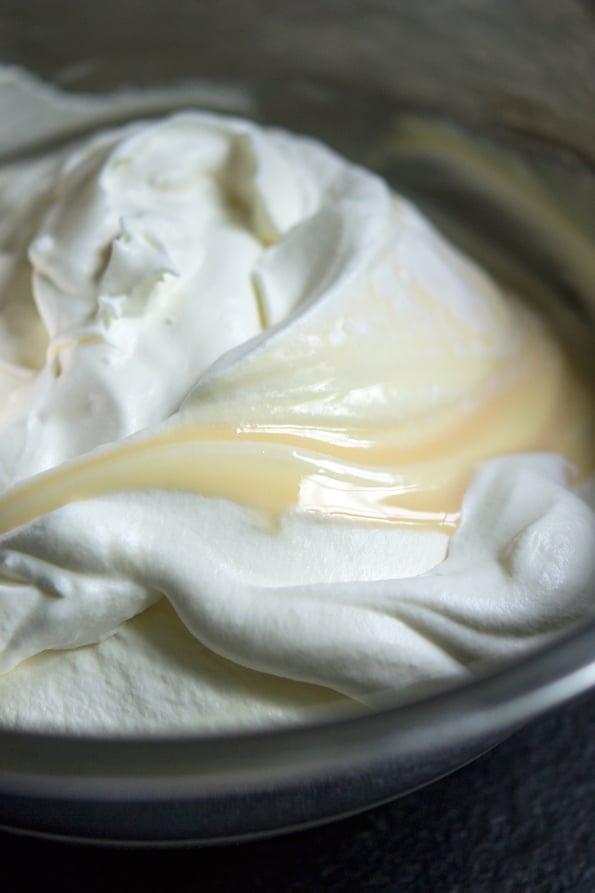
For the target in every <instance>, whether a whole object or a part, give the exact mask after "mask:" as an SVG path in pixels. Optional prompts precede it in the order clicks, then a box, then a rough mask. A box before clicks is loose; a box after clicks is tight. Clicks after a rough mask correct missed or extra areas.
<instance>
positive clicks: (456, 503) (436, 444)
mask: <svg viewBox="0 0 595 893" xmlns="http://www.w3.org/2000/svg"><path fill="white" fill-rule="evenodd" d="M594 406H595V402H594V399H593V394H592V390H591V388H590V387H589V386H588V385H587V383H586V382H585V381H584V380H583V378H582V376H581V375H580V374H579V373H578V372H577V371H576V370H575V369H574V368H573V366H572V364H571V362H570V361H569V359H568V357H567V356H566V355H565V354H564V353H563V351H562V350H561V348H560V347H559V346H558V345H557V343H556V342H555V340H554V339H552V338H551V336H549V335H548V334H547V331H546V329H544V328H542V327H540V326H537V327H534V328H532V329H530V330H529V331H528V333H527V337H526V339H525V343H524V347H523V349H522V350H521V351H519V352H518V353H517V354H516V355H514V356H512V357H511V358H509V359H508V360H507V361H503V360H502V359H501V358H499V359H498V360H497V362H495V366H494V374H493V375H492V376H491V377H490V379H489V381H487V382H485V383H484V385H483V386H482V388H480V389H479V390H477V391H476V392H475V393H472V394H469V395H468V396H467V398H466V400H465V403H464V404H463V403H461V404H457V405H454V406H449V407H446V408H442V409H441V410H440V411H439V412H437V413H436V414H433V415H431V416H428V417H423V418H418V419H413V420H409V421H407V422H405V423H403V424H401V425H395V426H385V427H384V428H382V429H380V428H366V427H365V426H363V425H362V426H361V427H351V428H345V427H343V428H341V427H328V428H324V429H323V428H320V427H318V428H315V427H308V426H307V425H304V426H303V427H295V426H287V427H284V426H283V425H282V424H279V425H275V426H262V425H259V424H258V421H257V420H255V421H254V422H243V423H242V424H240V425H222V424H218V425H213V424H209V423H208V422H201V423H200V424H198V423H196V422H193V421H192V418H191V417H190V418H189V414H188V413H186V414H179V415H178V416H174V417H173V418H172V419H171V420H170V421H169V422H167V423H165V424H164V425H162V426H161V427H160V428H159V429H158V430H157V432H156V433H153V434H151V435H149V436H147V435H143V434H142V433H141V434H140V435H135V436H134V437H132V438H130V439H128V440H126V441H123V442H120V443H119V444H116V445H111V446H108V447H104V448H101V449H99V450H96V451H94V452H93V453H91V454H88V455H87V456H84V457H81V458H80V459H77V460H74V461H72V462H70V463H67V464H65V465H62V466H60V467H57V468H55V469H53V470H51V471H48V472H45V473H43V474H41V475H38V476H36V477H34V478H31V479H29V480H28V481H26V482H24V483H22V484H19V485H17V486H15V487H13V488H12V489H11V490H9V491H7V492H6V493H5V494H4V495H3V496H2V497H0V532H1V533H5V532H7V531H9V530H11V529H13V528H15V527H18V526H20V525H22V524H25V523H27V522H29V521H31V520H32V519H34V518H35V517H38V516H41V515H43V514H46V513H47V512H50V511H52V510H54V509H57V508H59V507H60V506H63V505H65V504H67V503H70V502H74V501H77V500H82V499H89V498H92V497H96V496H100V495H102V494H106V493H111V492H123V491H131V490H139V489H149V488H151V489H152V488H156V489H166V490H180V491H184V492H190V493H197V494H202V495H204V496H208V497H215V498H222V499H228V500H233V501H234V502H236V503H240V504H242V505H245V506H248V507H251V508H253V509H258V510H262V511H264V512H267V513H270V514H273V515H280V514H281V513H283V512H286V511H288V510H290V509H292V508H295V507H299V508H300V509H302V510H305V511H311V512H321V513H324V514H330V515H339V516H344V517H349V518H357V519H360V520H366V521H372V522H387V523H398V524H414V525H418V526H424V527H430V528H437V529H442V530H445V531H452V530H453V529H454V528H455V527H456V526H457V524H458V521H459V517H460V509H461V502H462V497H463V494H464V492H465V489H466V488H467V486H468V484H469V481H470V479H471V477H472V475H473V472H474V469H475V467H476V465H477V463H478V462H480V461H482V460H485V459H488V458H491V457H493V456H497V455H501V454H503V453H510V452H519V451H529V450H530V451H533V450H538V451H540V450H545V451H553V452H560V453H562V454H563V455H564V456H565V457H566V458H567V459H568V461H569V463H571V466H572V469H573V470H572V475H573V476H574V478H575V479H579V478H581V477H584V476H586V475H587V474H589V473H590V472H592V471H593V469H594V467H595V462H594V450H593V443H594V435H595V409H594ZM202 409H203V410H204V407H202ZM202 416H203V417H204V411H203V412H202Z"/></svg>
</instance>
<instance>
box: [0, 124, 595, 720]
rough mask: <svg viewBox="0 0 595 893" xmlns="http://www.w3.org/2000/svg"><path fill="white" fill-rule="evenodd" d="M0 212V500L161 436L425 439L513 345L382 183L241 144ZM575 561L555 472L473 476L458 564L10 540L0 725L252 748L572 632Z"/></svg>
mask: <svg viewBox="0 0 595 893" xmlns="http://www.w3.org/2000/svg"><path fill="white" fill-rule="evenodd" d="M0 206H1V207H2V214H1V215H0V221H1V224H0V250H1V251H2V257H1V261H2V262H1V265H0V276H1V280H2V281H1V285H2V287H1V288H0V308H1V310H2V322H1V323H0V355H1V356H2V358H3V361H4V365H3V366H2V367H0V387H1V388H2V390H1V391H0V393H2V395H3V406H2V410H1V414H0V432H1V434H0V486H1V487H3V488H4V489H6V488H9V487H11V486H12V485H13V484H15V483H16V482H18V481H23V480H26V479H27V478H29V477H31V476H32V475H35V474H37V473H39V472H43V471H44V470H46V469H50V468H53V467H55V466H57V465H60V464H62V463H65V462H68V461H69V460H71V459H72V458H73V457H76V456H79V455H81V454H84V453H86V452H87V451H89V450H92V449H94V448H95V447H98V446H100V445H101V444H106V443H111V442H114V441H119V440H121V439H122V438H125V437H127V436H129V435H132V434H134V433H135V432H143V433H141V434H138V435H137V436H139V437H141V438H142V437H143V436H144V432H145V431H146V432H148V433H149V434H150V433H151V432H152V431H153V430H154V429H155V426H158V425H159V424H160V423H161V422H162V420H167V419H174V423H175V420H176V419H182V420H184V421H187V420H188V419H189V418H191V419H193V420H199V421H204V420H206V421H207V422H209V423H221V422H230V421H231V422H233V420H234V419H235V418H238V419H239V418H240V417H241V418H242V420H243V421H244V422H245V421H246V419H248V420H249V419H250V417H251V416H250V414H251V413H253V414H254V415H255V417H257V418H258V420H259V422H260V423H264V424H268V425H275V424H280V425H283V426H285V428H290V427H291V426H292V425H295V426H299V425H300V424H301V423H303V422H304V420H306V422H307V423H308V424H310V425H320V426H323V425H324V424H328V423H329V420H330V422H331V423H332V424H333V425H335V426H337V425H339V426H340V425H341V424H345V425H352V424H357V423H358V422H359V421H361V419H362V417H363V418H364V421H365V422H366V423H370V424H374V425H379V426H383V425H384V426H386V424H388V423H389V422H390V421H391V420H392V421H394V420H397V421H399V423H404V424H406V423H408V422H409V421H410V420H414V421H415V420H416V418H417V416H418V415H419V413H420V412H422V411H423V413H426V414H428V415H429V417H430V418H431V416H432V412H433V411H434V409H440V408H441V407H443V406H446V407H448V406H449V405H450V404H451V403H452V401H454V400H457V399H461V398H462V397H464V395H465V394H467V393H469V394H473V393H474V391H473V388H474V386H475V384H476V383H477V382H481V381H482V375H484V372H485V368H486V366H487V365H488V364H489V363H490V362H492V360H493V358H494V356H497V357H502V358H503V359H504V360H505V359H506V357H507V355H508V353H509V352H512V350H513V348H514V347H515V346H518V345H517V344H516V341H515V339H516V338H517V334H516V327H515V321H514V316H512V315H510V314H509V312H508V310H507V309H506V308H505V307H504V308H503V306H502V305H501V303H500V301H499V297H498V292H497V289H496V287H495V286H494V285H493V284H492V283H491V282H490V280H489V279H488V278H487V277H485V276H484V275H483V274H482V273H481V271H479V270H478V269H477V268H476V267H474V266H473V264H471V263H470V262H468V261H467V260H465V259H464V258H463V257H462V256H461V255H459V254H458V253H457V252H456V251H454V249H452V248H451V247H450V246H448V245H447V243H445V242H444V240H442V239H441V238H440V237H439V236H438V234H437V233H435V232H434V230H433V229H432V228H431V227H430V226H429V225H428V224H427V223H426V222H425V221H424V220H423V218H422V217H421V216H420V215H419V214H418V213H417V212H416V211H415V210H414V209H413V208H412V207H411V206H410V205H408V204H407V203H406V202H404V201H402V202H396V203H395V202H394V201H393V199H392V198H391V196H390V193H389V191H388V189H387V187H386V186H385V185H384V184H383V183H382V182H381V181H380V180H378V179H377V178H376V177H374V176H373V175H371V174H369V173H366V172H365V171H363V170H361V169H360V168H357V167H354V166H352V165H349V164H348V163H347V162H345V161H343V160H342V159H339V158H337V156H335V155H334V154H333V153H331V152H330V151H328V150H326V149H325V148H323V147H321V146H319V145H318V144H317V143H314V142H312V141H310V140H306V139H303V138H299V137H294V136H291V135H288V134H285V133H280V132H277V131H266V130H263V129H261V128H258V127H256V126H255V125H252V124H249V123H247V122H243V121H239V120H236V119H224V118H220V117H217V116H212V115H203V114H198V113H187V114H182V115H176V116H173V117H171V118H168V119H166V120H164V121H160V122H157V123H150V124H146V123H145V124H135V125H131V126H127V127H125V128H123V129H118V130H114V131H109V132H107V133H103V134H100V135H99V136H97V137H93V138H91V139H89V140H85V141H83V142H82V143H81V144H80V145H78V146H77V147H76V148H75V149H74V150H72V149H71V148H70V149H68V150H61V151H59V152H57V153H55V154H53V155H51V156H49V157H46V158H43V159H41V160H39V161H30V162H26V163H23V164H18V165H13V166H11V167H7V168H5V169H4V170H3V172H2V173H1V174H0ZM387 294H390V295H391V296H392V297H391V303H390V305H389V304H388V303H387V300H386V295H387ZM393 298H394V300H393ZM387 308H388V309H387ZM361 344H364V345H365V350H366V354H365V357H366V359H365V362H363V361H362V362H360V357H359V355H358V353H357V348H358V345H361ZM446 344H447V345H448V347H445V345H446ZM321 345H322V348H323V349H322V350H321V349H320V346H321ZM354 351H355V352H354ZM339 373H340V375H339ZM168 424H171V423H168ZM0 511H1V507H0ZM593 556H595V520H594V516H593V512H592V511H591V509H590V508H589V507H588V506H587V504H586V503H585V502H584V501H583V500H582V499H581V498H579V496H578V495H576V494H574V493H572V492H571V491H570V490H569V489H568V487H567V484H566V479H565V473H564V460H563V459H562V458H561V457H560V456H555V455H548V454H525V455H521V454H519V455H513V456H508V457H503V458H500V459H494V460H492V461H490V462H487V463H485V464H484V465H482V466H481V468H480V469H479V471H478V473H477V475H476V477H475V478H474V480H473V482H472V484H471V486H470V488H469V489H468V491H467V493H466V496H465V501H464V507H463V520H462V523H461V526H460V528H459V530H458V531H457V533H456V534H455V535H454V536H453V537H452V538H451V539H450V540H449V538H448V537H447V536H446V534H444V533H439V532H434V531H431V530H417V531H413V530H409V529H407V528H398V527H394V526H391V525H385V526H383V525H374V524H372V525H370V524H365V523H357V522H354V521H347V520H340V519H333V518H330V517H329V518H327V517H324V516H322V517H321V516H317V517H312V516H310V515H308V514H304V513H299V512H289V513H288V514H287V515H285V516H284V517H283V518H282V519H281V521H280V524H279V526H275V525H272V526H271V525H269V524H267V523H266V522H265V520H264V519H263V517H262V516H261V515H260V514H258V513H257V512H254V511H251V510H250V509H247V508H242V507H240V506H238V505H235V504H233V503H231V502H228V501H226V500H219V499H213V498H205V497H202V496H200V495H194V494H192V493H183V492H171V491H168V490H163V489H150V490H143V491H132V492H126V493H108V494H106V495H103V496H100V497H97V498H94V499H88V500H84V501H80V502H76V503H73V504H70V505H66V506H64V507H62V508H58V509H57V510H55V511H52V512H49V513H48V514H45V515H42V516H41V517H39V518H37V519H34V520H32V521H30V522H29V523H27V524H25V525H23V526H20V527H18V528H17V529H15V530H11V531H9V532H8V533H6V534H4V535H3V536H2V537H1V538H0V566H1V568H2V571H1V577H0V670H2V672H3V675H2V676H1V677H0V719H1V720H2V721H3V722H5V723H8V724H11V725H16V726H21V727H26V726H37V727H53V728H60V729H73V730H85V729H88V730H95V731H97V730H99V731H101V730H104V731H111V732H119V731H130V730H139V729H153V730H161V731H163V730H172V731H175V730H179V729H196V728H214V727H235V726H238V725H246V724H248V725H255V724H269V723H272V722H278V721H287V720H288V719H295V718H299V717H301V716H303V715H304V714H305V715H307V714H308V713H309V712H310V711H315V710H316V708H317V707H320V706H321V705H330V704H333V703H336V702H338V701H341V700H342V699H345V698H347V699H355V700H358V701H364V702H365V701H367V700H369V699H371V698H374V697H375V696H376V695H377V694H378V693H379V692H386V691H392V692H406V691H408V690H412V689H413V688H414V687H415V686H417V685H419V684H421V683H426V682H428V681H432V680H438V679H440V680H444V679H447V680H451V679H455V678H459V677H460V676H461V675H464V674H466V673H468V672H470V671H474V670H476V669H479V668H482V667H486V666H489V665H490V664H493V663H497V662H500V661H502V660H505V659H508V658H509V657H511V656H514V655H516V654H519V653H521V652H522V651H524V650H526V649H527V648H528V647H534V646H535V645H537V644H539V643H541V642H544V641H546V640H547V639H549V638H550V637H551V636H553V635H555V634H557V633H558V632H559V631H560V630H562V629H565V628H567V627H568V626H569V625H570V624H572V623H575V622H577V621H579V620H580V619H581V618H583V617H584V616H585V615H586V614H587V613H588V612H589V611H590V610H591V591H590V583H591V581H592V576H593V569H594V567H593V565H594V557H593ZM167 603H169V606H168V604H167ZM172 608H173V611H172Z"/></svg>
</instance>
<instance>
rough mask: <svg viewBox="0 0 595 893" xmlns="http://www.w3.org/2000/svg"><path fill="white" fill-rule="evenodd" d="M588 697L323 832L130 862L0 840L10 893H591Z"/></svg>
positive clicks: (112, 852) (593, 822) (118, 853)
mask: <svg viewBox="0 0 595 893" xmlns="http://www.w3.org/2000/svg"><path fill="white" fill-rule="evenodd" d="M594 756H595V696H594V695H590V696H587V697H583V698H581V699H580V700H578V701H575V702H574V703H572V704H570V705H567V706H565V707H564V708H562V709H558V710H556V711H555V712H553V713H550V714H548V715H547V716H545V717H543V718H541V719H539V720H538V721H535V722H533V723H532V724H531V725H529V726H528V727H526V728H525V729H523V730H522V731H521V732H517V734H516V735H514V737H512V738H510V739H509V740H508V741H506V742H504V743H503V744H501V745H500V746H499V747H497V748H496V749H495V750H493V751H491V752H490V753H489V754H487V755H486V756H484V757H483V758H481V759H480V760H478V761H476V762H475V763H473V764H472V765H470V766H467V767H466V768H464V769H462V770H460V771H459V772H457V773H456V774H454V775H452V776H450V777H448V778H445V779H442V780H441V781H439V782H436V783H435V784H433V785H432V786H431V787H428V788H426V789H424V790H421V791H418V792H416V793H413V794H410V795H409V796H407V797H404V798H402V799H401V800H399V801H395V802H393V803H391V804H389V805H386V806H383V807H380V808H376V809H374V810H371V811H369V812H367V813H364V814H361V815H358V816H355V817H352V818H349V819H343V820H342V821H338V822H335V823H333V824H330V825H325V826H324V827H320V828H316V829H312V830H308V831H302V832H300V833H296V834H289V835H285V836H281V837H277V838H275V839H270V840H263V841H258V842H251V843H243V844H234V845H229V846H222V847H213V848H204V849H192V848H188V849H177V850H131V849H109V848H104V847H101V848H96V847H93V846H89V845H77V844H66V843H55V842H48V841H46V840H38V839H29V838H24V837H17V836H16V835H12V834H10V833H2V834H0V864H1V865H2V874H3V877H4V878H7V877H11V878H14V883H13V884H11V889H14V890H29V889H31V890H33V889H39V882H40V879H41V878H54V879H55V881H56V883H57V885H58V886H59V888H60V890H61V891H70V890H72V891H74V890H76V891H80V890H81V889H85V890H87V891H96V890H97V891H99V890H105V889H114V890H116V889H123V886H121V885H124V884H126V887H128V885H129V883H130V882H131V881H133V880H134V881H136V882H137V883H138V884H139V885H142V886H144V888H145V889H148V890H154V889H161V888H162V887H165V888H166V889H167V888H168V887H169V888H170V889H175V890H176V891H181V893H185V891H190V890H192V891H194V890H197V889H200V890H204V891H214V893H219V891H228V890H229V891H234V893H235V891H242V893H257V891H258V893H265V891H271V893H285V891H287V893H317V891H329V893H333V891H336V893H339V891H341V893H343V891H344V893H360V891H361V893H364V891H383V893H384V891H386V893H388V891H391V893H393V891H399V893H400V891H406V893H410V891H411V893H418V891H419V893H484V891H485V893H492V891H493V893H517V891H518V893H593V891H595V833H593V829H594V827H595V761H594Z"/></svg>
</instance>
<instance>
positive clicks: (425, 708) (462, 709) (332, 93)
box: [0, 0, 595, 845]
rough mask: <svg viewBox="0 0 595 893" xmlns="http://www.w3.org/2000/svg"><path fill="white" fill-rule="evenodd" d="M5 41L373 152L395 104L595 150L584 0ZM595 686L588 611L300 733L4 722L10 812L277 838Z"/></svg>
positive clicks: (434, 772)
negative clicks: (556, 631) (410, 693)
mask: <svg viewBox="0 0 595 893" xmlns="http://www.w3.org/2000/svg"><path fill="white" fill-rule="evenodd" d="M0 52H1V61H2V62H4V63H6V64H11V65H18V66H22V67H25V68H27V69H28V70H30V71H31V72H33V73H35V74H36V75H39V76H41V77H43V78H44V79H45V80H47V81H48V82H50V83H55V84H57V85H60V86H61V87H62V88H64V89H66V90H70V91H72V92H74V93H78V92H85V93H88V92H95V91H99V92H100V91H108V90H114V89H118V88H120V87H122V86H126V87H138V86H163V85H172V84H177V85H182V86H183V89H186V88H188V89H193V88H192V84H194V83H195V82H198V87H197V89H198V90H199V92H200V91H202V93H203V94H204V96H205V97H206V99H205V102H206V103H207V104H210V105H211V106H212V107H213V108H223V109H225V110H227V109H233V110H237V111H241V112H245V111H246V110H247V111H248V112H249V113H254V115H255V116H256V117H258V118H260V119H262V120H265V121H270V122H274V123H278V124H285V125H289V126H291V127H292V128H293V129H296V130H303V131H305V132H310V133H314V134H316V135H317V136H319V137H321V138H323V139H325V140H326V141H327V142H329V143H331V144H332V145H335V146H336V147H337V148H339V149H341V150H342V151H345V152H347V153H348V154H351V155H353V156H354V157H359V158H362V159H364V160H365V159H366V157H367V153H368V155H369V157H370V158H372V156H373V155H374V153H373V152H372V149H373V148H374V147H373V146H372V143H374V146H377V145H380V144H381V143H382V139H383V135H386V133H387V132H388V129H387V128H388V124H389V123H390V122H391V121H392V120H393V118H394V115H395V114H396V115H399V114H409V113H415V114H423V115H437V116H439V117H440V118H442V117H446V118H447V119H449V120H452V121H455V122H458V123H459V124H460V125H462V126H463V127H466V128H469V129H470V130H472V131H477V132H481V133H489V134H492V135H493V136H497V137H498V138H505V139H506V140H508V141H512V142H514V143H516V144H518V145H519V146H522V147H524V148H525V149H526V147H527V146H530V147H531V151H535V152H539V151H543V152H544V153H545V154H546V155H548V154H549V155H556V156H558V157H560V158H562V159H564V163H565V164H566V165H570V167H572V165H580V167H581V170H582V171H583V173H584V172H587V171H589V169H590V165H591V164H592V162H593V161H595V115H594V114H593V111H594V109H595V70H594V67H593V59H595V14H594V12H593V10H592V8H591V7H590V6H589V4H588V3H586V2H579V0H572V2H570V0H567V2H565V3H556V2H551V0H550V2H542V3H540V4H535V3H534V2H533V0H501V2H499V3H498V4H495V3H492V2H490V0H441V2H440V3H437V2H432V3H423V4H415V5H414V4H411V3H409V2H407V0H316V2H312V0H310V2H307V0H306V2H302V3H299V4H292V3H290V2H281V3H280V2H275V0H244V2H242V0H237V2H233V0H220V2H218V3H210V2H200V0H167V2H165V0H116V2H113V0H103V2H101V3H98V4H81V3H79V2H75V0H66V2H54V3H52V4H44V3H40V2H32V0H19V2H18V3H17V2H9V0H1V2H0ZM188 85H190V86H188ZM160 104H165V100H163V99H161V98H159V97H157V98H156V99H155V102H154V105H155V110H157V107H158V106H159V105H160ZM122 114H123V112H122ZM5 127H6V124H5ZM9 130H10V128H8V129H7V131H5V136H6V133H8V132H9ZM371 134H373V135H374V140H371ZM40 139H41V136H40ZM33 148H34V147H33ZM422 198H423V196H422ZM519 250H520V251H521V252H522V248H521V247H520V248H519ZM558 272H559V273H560V275H559V282H558V283H557V284H558V285H559V286H560V288H559V292H560V295H561V298H562V299H563V300H564V301H566V302H567V304H568V306H570V307H572V308H573V310H574V311H575V312H576V313H579V314H581V315H582V318H583V319H584V320H585V321H586V323H587V324H589V325H591V321H592V319H593V315H592V314H593V311H592V308H591V306H590V305H589V300H588V299H589V295H588V294H587V293H586V292H585V290H584V289H583V290H582V291H581V290H577V289H574V288H573V287H572V277H568V276H565V275H564V271H558ZM594 596H595V587H594ZM594 684H595V623H588V624H584V625H583V626H581V628H580V629H575V630H573V631H572V632H571V633H568V634H567V635H566V636H564V637H561V638H560V639H558V640H557V641H555V642H554V643H552V644H551V645H549V646H548V647H547V648H542V649H541V650H540V651H537V652H535V653H533V654H531V655H530V656H527V657H525V658H524V659H522V660H518V661H515V662H514V663H511V664H510V665H508V666H506V667H504V668H501V669H499V670H498V671H495V672H491V673H486V674H483V675H481V676H478V677H477V678H475V679H473V680H472V681H468V682H465V683H463V684H460V685H456V686H452V685H451V686H449V687H448V688H444V689H442V690H440V691H438V692H434V693H431V694H425V695H423V696H419V697H418V698H417V699H415V700H410V701H409V702H407V703H400V704H394V703H392V704H391V703H388V702H387V703H379V704H378V705H377V706H376V707H375V708H374V709H371V710H369V711H368V712H366V713H365V714H361V713H359V714H355V713H354V714H345V715H337V716H334V717H332V718H329V719H328V720H321V721H319V720H316V721H312V722H311V723H309V724H304V725H301V726H299V727H292V728H287V729H276V730H271V731H267V732H258V733H256V732H255V733H248V732H243V733H241V734H222V735H208V736H207V735H198V734H196V735H194V734H188V735H184V736H176V737H171V736H167V735H166V734H164V735H163V736H162V737H158V736H153V737H151V738H147V737H136V738H132V737H127V738H118V739H114V738H111V739H110V738H99V737H91V736H88V737H85V736H77V737H69V736H60V735H50V734H33V733H25V732H18V731H7V730H5V731H0V825H2V826H4V827H6V828H10V829H12V830H15V831H22V832H30V833H37V834H44V835H53V836H57V837H67V838H69V839H84V840H95V841H103V842H127V843H138V844H143V843H144V844H147V843H153V844H154V843H157V842H158V843H163V844H170V845H172V844H175V843H182V842H193V843H207V842H225V841H230V840H237V839H241V838H247V837H256V836H259V835H271V834H275V833H279V832H281V831H286V830H289V829H292V828H296V827H302V826H305V825H310V824H315V823H317V822H322V821H327V820H330V819H333V818H336V817H339V816H343V815H346V814H349V813H351V812H355V811H358V810H361V809H364V808H367V807H370V806H372V805H375V804H378V803H381V802H383V801H386V800H388V799H391V798H395V797H398V796H401V795H403V794H405V793H406V792H408V791H411V790H412V789H414V788H416V787H419V786H421V785H426V784H429V783H431V782H432V781H434V780H435V779H437V778H439V777H440V776H442V775H444V774H445V773H447V772H450V771H453V770H454V769H456V768H458V767H460V766H461V765H463V764H464V763H465V762H467V761H469V760H472V759H474V758H476V757H477V756H479V755H480V754H481V753H483V752H485V751H486V750H487V749H488V748H490V747H492V746H494V745H495V744H497V743H498V742H499V741H501V740H502V739H503V738H504V737H505V736H507V735H509V734H511V733H512V732H514V731H515V730H516V729H518V728H519V726H520V725H522V724H523V723H526V722H528V721H530V720H531V719H533V718H534V717H536V716H537V715H538V714H540V713H542V712H543V711H545V710H547V709H550V708H552V707H553V706H555V705H558V704H560V703H561V702H563V701H566V700H568V699H570V698H572V697H573V696H575V695H577V694H578V693H580V692H583V691H585V690H587V689H588V688H589V687H591V686H592V685H594Z"/></svg>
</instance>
